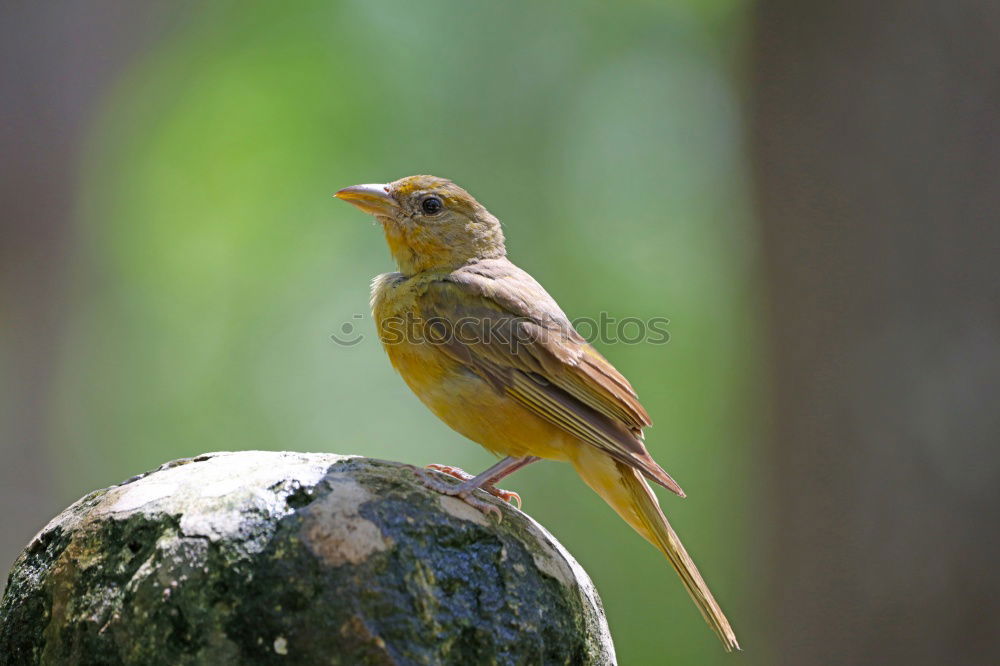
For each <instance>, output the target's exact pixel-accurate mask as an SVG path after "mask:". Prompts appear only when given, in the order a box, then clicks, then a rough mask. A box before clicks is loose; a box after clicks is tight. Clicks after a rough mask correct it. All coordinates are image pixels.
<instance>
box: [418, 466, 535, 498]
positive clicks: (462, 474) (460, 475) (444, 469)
mask: <svg viewBox="0 0 1000 666" xmlns="http://www.w3.org/2000/svg"><path fill="white" fill-rule="evenodd" d="M427 469H432V470H434V471H435V472H441V473H442V474H447V475H448V476H451V477H454V478H456V479H458V480H459V481H471V480H472V479H474V478H475V477H474V476H472V475H471V474H469V473H468V472H466V471H465V470H463V469H460V468H458V467H453V466H451V465H441V464H438V463H431V464H430V465H427ZM481 487H482V489H483V490H485V491H486V492H488V493H489V494H490V495H493V496H494V497H496V498H497V499H501V500H503V501H504V502H508V503H511V504H516V506H517V508H518V509H520V508H521V496H520V495H518V494H517V493H515V492H514V491H513V490H504V489H503V488H497V487H496V486H494V485H493V484H492V483H487V484H485V485H483V486H481Z"/></svg>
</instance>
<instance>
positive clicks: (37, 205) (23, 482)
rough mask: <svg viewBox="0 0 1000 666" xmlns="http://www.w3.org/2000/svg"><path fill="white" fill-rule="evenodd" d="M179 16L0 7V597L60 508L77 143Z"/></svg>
mask: <svg viewBox="0 0 1000 666" xmlns="http://www.w3.org/2000/svg"><path fill="white" fill-rule="evenodd" d="M164 7H165V6H164ZM181 9H182V6H181V5H177V6H174V7H172V8H170V9H169V11H167V10H166V9H165V8H158V7H157V6H156V5H155V3H144V2H115V1H113V0H91V1H82V0H73V1H71V2H60V3H46V2H23V3H22V2H7V3H3V4H0V99H2V100H3V104H2V105H0V210H2V211H3V215H2V216H0V238H2V242H0V317H2V319H0V321H2V324H3V328H2V329H0V336H2V342H3V345H2V346H3V347H4V348H5V350H6V357H4V358H0V375H2V382H3V385H2V386H0V389H2V392H0V507H2V517H0V526H2V529H0V589H2V587H3V584H4V582H3V579H5V578H6V575H5V574H6V571H7V567H8V566H9V565H10V563H11V561H13V559H14V556H15V555H16V554H17V552H18V551H19V550H20V549H21V548H22V547H23V546H24V544H25V543H27V541H28V540H29V539H30V538H31V536H32V535H33V534H34V533H35V532H37V531H38V530H39V529H41V528H42V526H43V525H44V524H45V523H46V521H47V520H48V519H49V518H51V517H52V516H53V515H54V514H55V513H56V512H57V511H58V510H59V508H60V507H61V506H62V505H63V504H64V503H65V498H60V497H59V493H57V492H55V489H54V488H53V485H54V479H53V474H52V472H51V469H50V465H49V462H48V456H49V452H50V447H49V442H48V438H47V437H48V428H49V426H50V421H49V419H50V418H51V416H52V405H51V393H52V387H53V381H54V379H55V378H54V377H53V373H54V370H55V368H56V367H57V358H58V355H59V347H60V345H59V343H60V339H61V336H62V335H63V334H65V333H66V330H65V327H66V322H67V317H66V314H67V299H66V287H67V284H66V281H67V275H68V270H67V268H68V264H70V263H71V262H72V259H73V251H72V250H73V243H72V240H73V235H74V228H73V227H74V215H75V213H76V210H75V206H76V201H75V192H76V187H77V184H78V183H77V178H78V172H77V167H78V163H77V162H78V160H79V159H80V154H79V153H80V148H81V144H82V139H83V137H84V136H85V133H86V130H87V125H88V122H89V121H90V120H91V118H92V116H93V113H94V111H95V107H96V106H97V104H98V102H99V100H100V99H101V95H102V94H103V93H104V92H105V90H106V88H107V86H108V84H109V83H110V82H111V81H112V80H113V78H114V76H115V75H116V74H118V73H120V71H121V70H122V69H123V67H124V66H125V65H126V64H127V63H128V62H129V60H130V58H131V55H132V53H134V51H135V50H136V48H137V47H138V46H139V45H141V44H143V43H145V42H148V40H149V39H150V36H151V34H152V33H156V32H160V31H162V30H163V29H165V28H166V27H169V25H170V24H171V23H172V22H171V21H170V20H168V19H170V18H171V16H176V15H180V14H183V12H181V11H179V10H181Z"/></svg>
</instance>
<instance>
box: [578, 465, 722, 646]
mask: <svg viewBox="0 0 1000 666" xmlns="http://www.w3.org/2000/svg"><path fill="white" fill-rule="evenodd" d="M588 448H589V447H588ZM580 453H581V456H580V457H579V458H577V460H576V461H574V466H575V467H576V471H577V472H578V473H579V474H580V476H581V477H582V478H583V480H584V481H586V482H587V485H589V486H590V487H591V488H593V489H594V490H595V491H596V492H597V494H598V495H600V496H601V497H603V498H604V501H605V502H607V503H608V504H610V505H611V508H613V509H614V510H615V511H617V512H618V515H619V516H621V517H622V518H623V519H624V520H625V522H627V523H628V524H629V525H631V526H632V528H633V529H635V531H636V532H638V533H639V534H641V535H642V536H643V537H645V538H646V540H647V541H649V542H650V543H652V544H653V545H654V546H656V547H657V548H658V549H659V550H660V551H661V552H662V553H663V554H664V555H666V556H667V559H668V560H670V564H672V565H673V566H674V569H675V570H676V571H677V573H678V574H679V575H680V577H681V581H682V582H683V583H684V587H685V588H687V591H688V594H690V595H691V599H692V600H693V601H694V603H695V605H696V606H697V607H698V610H700V611H701V614H702V616H704V618H705V621H706V622H708V626H710V627H711V628H712V630H713V631H714V632H715V633H716V634H717V635H718V636H719V639H720V640H721V641H722V645H723V646H724V647H725V648H726V651H727V652H729V651H732V650H734V649H735V650H739V649H740V644H739V643H737V642H736V634H735V633H733V629H732V627H730V626H729V620H727V619H726V616H725V614H724V613H723V612H722V609H721V608H719V604H718V603H716V601H715V597H713V596H712V592H711V591H710V590H709V589H708V585H707V584H706V583H705V580H704V579H703V578H702V577H701V574H700V573H698V567H696V566H695V564H694V561H693V560H692V559H691V556H690V555H688V553H687V551H686V550H685V549H684V545H683V544H682V543H681V540H680V538H679V537H678V536H677V533H676V532H674V529H673V528H672V527H671V526H670V523H669V522H667V518H666V516H664V515H663V511H662V510H661V509H660V503H659V502H658V501H657V499H656V495H654V494H653V490H652V489H651V488H650V487H649V484H648V483H646V480H645V479H644V478H643V477H642V475H641V474H640V473H639V472H637V471H636V470H634V469H633V468H631V467H629V466H628V465H625V464H623V463H620V462H618V461H616V460H613V459H612V458H610V457H608V456H606V455H604V454H602V453H601V452H599V451H597V450H596V449H594V450H583V451H581V452H580Z"/></svg>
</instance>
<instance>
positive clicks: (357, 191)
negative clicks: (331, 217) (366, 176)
mask: <svg viewBox="0 0 1000 666" xmlns="http://www.w3.org/2000/svg"><path fill="white" fill-rule="evenodd" d="M333 196H335V197H337V198H338V199H343V200H344V201H346V202H347V203H349V204H353V205H355V206H357V207H358V208H360V209H361V210H363V211H364V212H366V213H370V214H372V215H392V213H394V212H395V211H396V210H397V209H398V208H399V204H397V203H396V200H395V199H393V198H392V197H391V196H390V195H389V186H388V185H383V184H381V183H374V184H372V183H369V184H366V185H351V186H350V187H345V188H344V189H342V190H339V191H338V192H337V193H336V194H334V195H333Z"/></svg>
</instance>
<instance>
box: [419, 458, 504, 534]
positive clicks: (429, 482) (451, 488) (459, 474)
mask: <svg viewBox="0 0 1000 666" xmlns="http://www.w3.org/2000/svg"><path fill="white" fill-rule="evenodd" d="M409 467H410V469H412V470H413V474H414V475H415V476H416V477H417V480H418V481H420V483H421V484H423V485H424V486H426V487H428V488H430V489H431V490H434V491H436V492H439V493H441V494H442V495H448V496H450V497H457V498H458V499H460V500H462V501H463V502H465V503H466V504H468V505H469V506H471V507H473V508H474V509H477V510H479V511H481V512H482V513H485V514H487V515H492V516H496V519H497V522H498V523H499V522H501V521H502V520H503V514H502V513H501V512H500V509H499V508H498V507H497V506H496V505H494V504H492V503H490V502H487V501H485V500H482V499H479V498H478V497H476V496H475V495H474V494H473V491H475V490H478V488H476V487H474V486H469V485H467V484H468V483H469V481H470V480H472V479H473V478H475V477H473V476H472V475H471V474H468V473H466V472H464V471H462V470H461V469H459V468H457V467H451V466H449V465H428V466H427V468H426V469H422V468H420V467H413V466H409ZM431 472H439V473H441V474H445V475H447V476H450V477H453V478H456V479H458V480H460V481H462V483H460V484H458V485H455V484H452V483H446V482H444V481H441V480H440V479H435V478H432V476H431ZM482 490H485V491H486V492H488V493H489V494H491V495H493V496H494V497H497V498H499V499H502V500H504V501H509V500H510V499H511V498H514V499H517V503H518V508H520V506H521V497H520V496H519V495H518V494H517V493H512V492H510V491H506V490H500V489H499V488H494V487H493V486H490V485H487V486H483V487H482Z"/></svg>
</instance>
